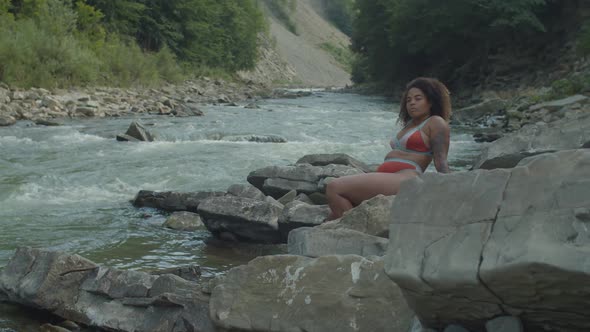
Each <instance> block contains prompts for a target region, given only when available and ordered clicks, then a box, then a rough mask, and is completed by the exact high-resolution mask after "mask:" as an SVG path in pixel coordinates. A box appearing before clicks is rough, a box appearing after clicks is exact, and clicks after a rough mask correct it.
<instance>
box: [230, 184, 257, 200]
mask: <svg viewBox="0 0 590 332" xmlns="http://www.w3.org/2000/svg"><path fill="white" fill-rule="evenodd" d="M227 193H228V194H230V195H233V196H238V197H246V198H252V199H257V200H260V201H263V200H264V199H265V198H266V196H265V195H264V193H263V192H262V191H260V189H258V188H256V187H254V186H253V185H251V184H232V185H231V186H229V188H227Z"/></svg>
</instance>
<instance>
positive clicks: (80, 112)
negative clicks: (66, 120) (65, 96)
mask: <svg viewBox="0 0 590 332" xmlns="http://www.w3.org/2000/svg"><path fill="white" fill-rule="evenodd" d="M99 115H100V113H99V110H98V108H95V107H88V106H78V107H76V108H75V109H74V112H73V114H72V116H85V117H95V116H99Z"/></svg>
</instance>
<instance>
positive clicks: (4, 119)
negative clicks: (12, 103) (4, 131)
mask: <svg viewBox="0 0 590 332" xmlns="http://www.w3.org/2000/svg"><path fill="white" fill-rule="evenodd" d="M15 123H16V119H15V118H13V117H12V116H10V115H1V114H0V127H6V126H12V125H13V124H15Z"/></svg>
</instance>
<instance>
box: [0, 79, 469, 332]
mask: <svg viewBox="0 0 590 332" xmlns="http://www.w3.org/2000/svg"><path fill="white" fill-rule="evenodd" d="M257 104H258V105H259V107H260V108H259V109H248V108H243V107H229V106H214V105H212V106H204V107H203V108H202V110H203V111H204V113H205V115H204V116H202V117H188V118H174V117H164V116H156V115H143V116H135V117H119V118H103V119H70V120H65V121H64V124H63V125H62V126H57V127H44V126H34V125H31V123H28V122H26V121H21V122H19V123H17V124H16V125H14V126H11V127H0V228H1V229H2V231H1V232H0V267H1V266H4V265H6V263H7V261H8V259H9V258H10V257H11V255H12V254H13V252H14V249H15V248H16V247H18V246H32V247H38V248H49V249H55V250H65V251H68V252H71V253H77V254H80V255H82V256H84V257H86V258H88V259H90V260H92V261H94V262H97V263H100V264H104V265H108V266H113V267H116V268H120V269H135V270H150V269H158V268H167V267H172V266H178V265H187V264H198V265H200V266H201V267H202V269H203V275H205V276H213V275H216V274H219V273H223V271H226V270H227V269H229V268H231V267H232V266H235V265H237V264H243V263H245V262H247V261H248V260H250V259H252V258H254V256H256V255H258V254H266V253H273V252H277V251H279V252H280V251H281V250H282V249H280V248H277V247H276V246H275V247H268V246H267V247H264V246H260V247H257V248H255V249H252V250H245V251H243V250H233V249H231V248H219V247H213V246H210V245H207V244H206V240H207V239H208V238H209V237H210V235H209V233H208V232H207V231H197V232H191V233H187V232H178V231H173V230H169V229H165V228H163V227H161V224H162V223H163V222H164V220H165V218H166V216H165V215H164V214H162V213H160V212H158V211H155V210H152V209H137V208H134V207H133V206H132V205H131V204H130V200H132V199H133V197H134V196H135V194H136V193H137V192H138V191H139V190H142V189H146V190H156V191H168V190H170V191H207V190H216V191H224V190H225V189H227V187H228V186H230V185H231V184H235V183H246V177H247V175H248V173H250V172H251V171H253V170H255V169H257V168H261V167H265V166H270V165H287V164H290V163H294V162H295V161H296V160H297V159H299V158H300V157H302V156H304V155H306V154H313V153H340V152H341V153H347V154H349V155H351V156H353V157H355V158H357V159H359V160H361V161H364V162H365V163H368V164H378V163H380V162H381V161H382V159H383V156H384V155H385V154H386V153H387V151H388V149H389V147H388V140H389V139H390V137H391V135H392V134H393V133H394V132H396V131H397V130H399V129H400V127H399V125H397V124H396V122H395V121H396V119H397V110H398V108H397V105H395V104H394V103H393V102H391V101H388V100H386V99H383V98H379V97H369V96H360V95H354V94H341V93H334V92H323V91H314V93H313V94H312V95H310V96H308V97H302V98H297V99H269V100H262V101H258V102H257ZM133 120H140V121H141V122H142V123H143V124H145V125H146V128H147V129H148V130H149V131H151V132H152V133H154V134H156V135H157V137H158V139H157V141H156V142H151V143H144V142H141V143H122V142H117V141H116V140H115V136H116V135H117V134H119V133H124V132H125V131H126V129H127V127H128V126H129V124H130V123H131V121H133ZM250 134H256V135H278V136H281V137H283V138H285V139H286V141H287V142H286V143H253V142H247V141H233V140H234V139H235V138H236V136H239V135H250ZM224 137H228V138H227V139H226V138H224ZM478 152H479V145H478V144H477V143H475V142H474V141H473V138H472V135H471V132H470V130H469V129H468V128H458V127H453V128H452V134H451V148H450V152H449V164H450V166H451V168H452V169H453V170H464V169H466V168H468V167H469V166H470V165H471V162H472V160H473V159H474V157H475V156H476V154H477V153H478ZM428 171H434V170H433V166H432V165H431V166H430V168H429V169H428ZM31 316H33V314H32V313H31V312H30V311H28V310H24V309H22V308H18V307H15V306H12V305H6V304H0V331H14V330H15V331H21V330H27V329H29V328H30V327H31V326H38V324H39V323H40V322H42V320H41V321H39V320H33V319H32V317H31Z"/></svg>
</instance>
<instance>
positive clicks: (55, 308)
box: [0, 248, 214, 332]
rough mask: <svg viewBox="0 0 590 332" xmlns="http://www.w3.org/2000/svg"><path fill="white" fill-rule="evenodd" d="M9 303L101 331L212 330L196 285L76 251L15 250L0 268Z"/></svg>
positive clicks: (203, 297) (1, 285)
mask: <svg viewBox="0 0 590 332" xmlns="http://www.w3.org/2000/svg"><path fill="white" fill-rule="evenodd" d="M0 292H4V293H6V294H7V297H8V299H9V301H11V302H15V303H20V304H22V305H25V306H29V307H33V308H36V309H42V310H45V311H49V312H51V313H53V314H55V315H58V316H60V317H63V318H65V319H69V320H72V321H75V322H77V323H80V324H84V325H88V326H91V327H95V328H98V329H103V330H116V331H129V332H131V331H154V332H166V331H214V328H213V325H212V323H211V320H210V319H209V305H208V301H209V298H208V296H206V295H205V294H203V293H202V292H201V288H200V287H199V285H198V284H197V283H194V282H190V281H187V280H184V279H181V278H179V277H177V276H174V275H170V274H166V275H162V276H151V275H149V274H147V273H144V272H139V271H121V270H115V269H109V268H105V267H99V266H97V265H96V264H94V263H93V262H91V261H89V260H86V259H84V258H82V257H80V256H78V255H70V254H66V253H63V252H53V251H44V250H38V249H31V248H19V249H17V250H16V253H15V254H14V256H13V257H12V258H11V259H10V261H9V263H8V265H7V266H6V267H5V268H4V270H2V272H0Z"/></svg>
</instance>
